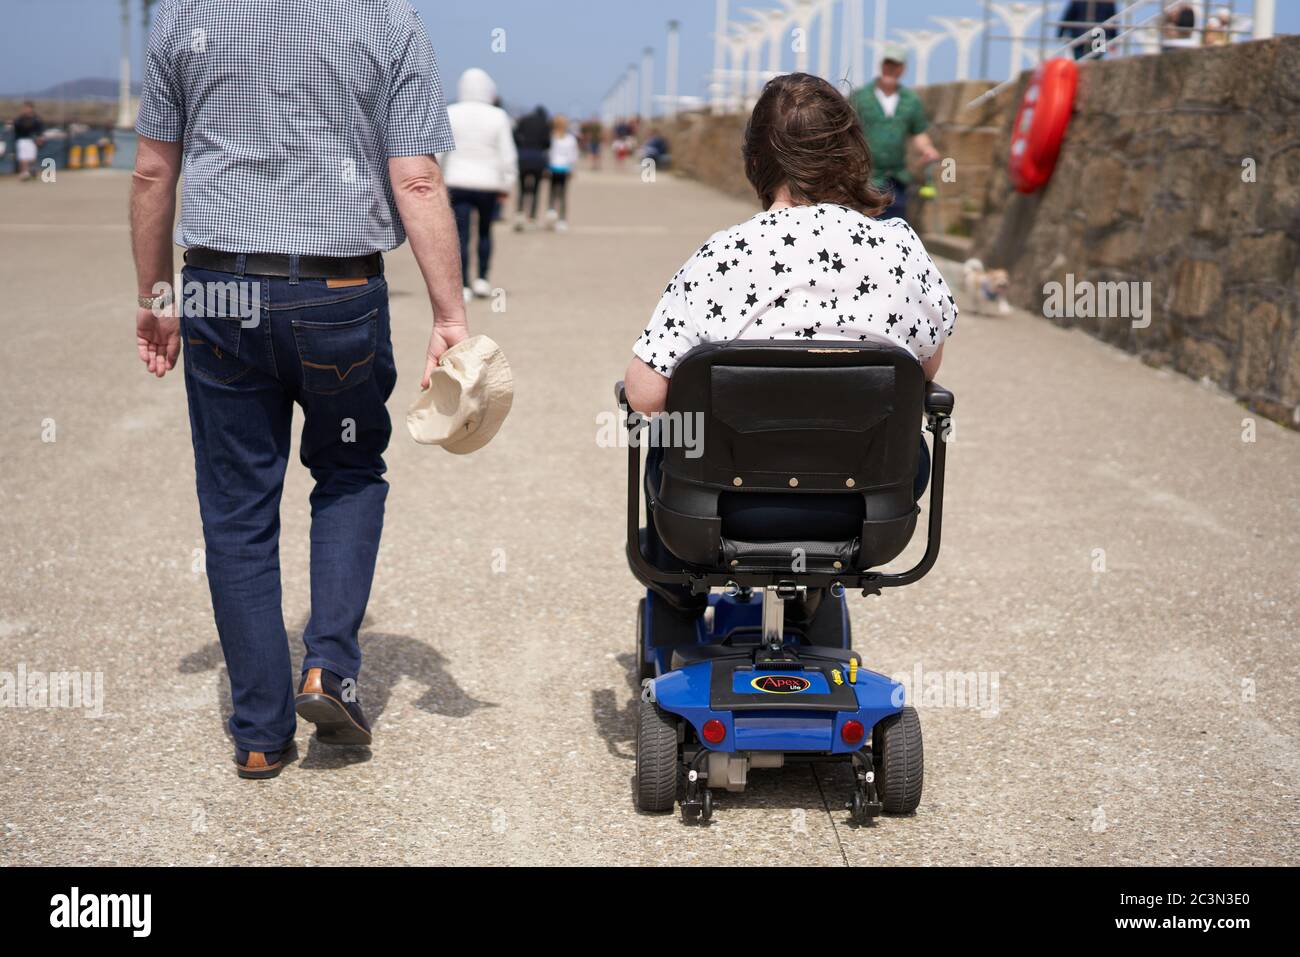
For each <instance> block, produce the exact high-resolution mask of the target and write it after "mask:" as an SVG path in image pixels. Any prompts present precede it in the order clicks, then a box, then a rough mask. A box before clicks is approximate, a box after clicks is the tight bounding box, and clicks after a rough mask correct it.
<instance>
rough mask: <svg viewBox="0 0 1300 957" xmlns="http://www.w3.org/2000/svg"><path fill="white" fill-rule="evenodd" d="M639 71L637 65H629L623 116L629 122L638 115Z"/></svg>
mask: <svg viewBox="0 0 1300 957" xmlns="http://www.w3.org/2000/svg"><path fill="white" fill-rule="evenodd" d="M637 84H638V78H637V70H636V64H635V63H629V64H628V65H627V80H626V84H625V86H624V88H623V89H624V94H623V115H624V116H625V117H627V118H628V119H629V120H630V119H632V118H633V117H634V116H636V113H637V101H638V97H637V92H638V90H637Z"/></svg>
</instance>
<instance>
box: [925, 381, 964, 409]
mask: <svg viewBox="0 0 1300 957" xmlns="http://www.w3.org/2000/svg"><path fill="white" fill-rule="evenodd" d="M956 401H957V400H956V398H955V397H954V396H953V394H952V393H951V392H949V391H948V390H947V389H945V388H944V387H943V386H941V385H939V383H937V382H927V383H926V384H925V411H926V414H927V415H952V410H953V406H954V405H955V404H956Z"/></svg>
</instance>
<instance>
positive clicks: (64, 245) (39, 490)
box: [0, 171, 1300, 865]
mask: <svg viewBox="0 0 1300 957" xmlns="http://www.w3.org/2000/svg"><path fill="white" fill-rule="evenodd" d="M128 184H129V179H128V177H127V176H125V175H123V174H120V173H113V172H109V171H102V172H94V173H91V172H87V173H82V174H80V175H78V174H71V173H64V174H62V175H61V176H60V178H59V180H58V182H57V183H55V184H40V185H37V184H18V183H15V182H13V181H12V180H11V179H5V180H4V181H3V182H0V278H2V279H3V288H4V290H5V294H4V296H3V300H2V301H3V302H4V306H3V311H2V312H0V322H2V323H3V335H4V339H3V341H4V348H3V359H2V360H0V361H2V362H3V369H4V376H3V396H4V402H3V406H4V415H3V416H0V438H2V439H3V448H4V452H5V454H4V459H3V463H4V464H3V466H2V467H0V530H2V534H0V569H2V570H3V574H0V673H4V672H8V673H11V674H16V673H17V671H18V669H19V668H22V669H24V670H25V671H26V672H28V673H31V672H56V671H71V670H77V671H84V672H91V673H101V674H102V676H103V681H104V707H103V713H102V715H100V716H98V717H96V716H91V715H87V714H86V713H85V710H84V709H82V710H76V709H71V708H49V707H43V708H42V707H26V708H17V707H15V708H5V709H0V826H2V830H0V863H4V864H58V863H84V864H172V863H222V864H259V863H263V864H271V863H312V862H324V863H338V864H419V863H489V864H504V863H547V864H559V863H568V864H657V863H678V864H685V863H737V864H739V863H744V864H829V865H842V864H852V865H865V864H882V863H904V864H974V863H1000V864H1010V863H1056V864H1077V863H1088V864H1137V863H1153V864H1209V863H1221V864H1253V863H1274V864H1296V863H1300V797H1298V792H1300V749H1298V747H1297V735H1298V734H1300V703H1298V702H1300V679H1298V677H1297V676H1298V673H1300V668H1297V658H1298V654H1297V638H1298V636H1297V613H1298V611H1300V598H1298V597H1297V596H1298V595H1300V588H1298V587H1297V586H1298V585H1300V576H1298V573H1297V565H1296V559H1297V555H1300V496H1298V495H1297V489H1296V475H1297V474H1300V435H1296V434H1294V433H1290V432H1287V431H1285V430H1284V429H1282V428H1280V427H1279V426H1276V425H1274V424H1273V423H1270V422H1268V421H1266V420H1263V419H1259V420H1258V421H1255V422H1254V424H1253V429H1254V435H1253V438H1254V441H1244V440H1243V430H1244V429H1246V430H1249V429H1250V428H1251V426H1250V425H1249V424H1246V425H1245V426H1244V425H1243V420H1246V419H1250V418H1251V417H1250V416H1249V415H1248V413H1245V412H1244V411H1243V410H1242V409H1241V408H1240V407H1238V406H1237V405H1235V404H1234V403H1233V402H1232V401H1231V400H1229V399H1228V398H1226V397H1224V396H1222V395H1220V394H1218V393H1216V392H1213V391H1210V390H1208V389H1205V388H1203V387H1201V386H1198V385H1197V384H1196V383H1194V382H1191V381H1189V380H1187V379H1184V378H1182V377H1180V376H1176V375H1171V374H1169V373H1165V372H1160V371H1156V370H1153V369H1149V368H1147V367H1145V366H1143V365H1141V364H1140V363H1138V362H1137V361H1135V360H1134V359H1132V358H1131V357H1129V356H1127V355H1126V354H1123V353H1120V352H1118V351H1116V350H1114V349H1111V348H1109V347H1107V346H1104V345H1102V344H1100V343H1098V342H1096V341H1094V340H1092V339H1089V338H1088V337H1086V336H1084V335H1083V334H1081V333H1072V332H1066V331H1062V330H1061V329H1058V328H1056V327H1054V326H1052V325H1051V324H1049V323H1047V322H1044V321H1042V320H1041V319H1035V318H1032V317H1028V316H1024V315H1015V316H1012V317H1009V318H998V319H982V318H977V317H972V316H969V315H964V316H963V317H962V318H961V319H960V320H959V323H958V333H957V336H956V338H955V339H954V340H953V342H952V344H951V346H950V348H949V351H948V354H947V361H946V363H945V368H944V372H943V374H942V375H941V376H940V378H941V380H942V381H943V382H944V384H945V385H947V386H949V387H950V388H952V389H953V390H954V391H955V392H956V394H957V399H958V406H957V417H956V436H955V441H954V442H953V444H952V446H951V449H950V455H949V480H948V488H949V492H948V501H947V507H946V511H947V523H946V528H945V536H944V538H945V542H944V551H943V554H942V555H941V557H940V560H939V563H938V566H937V568H936V569H935V571H934V572H932V573H931V575H930V576H929V577H928V578H927V579H926V580H925V581H923V582H922V583H920V584H918V585H916V586H914V587H912V588H907V589H901V590H896V591H894V592H892V593H889V594H887V595H886V596H885V597H883V598H870V599H864V598H859V597H857V596H854V597H853V598H852V600H851V608H852V613H853V618H854V629H855V636H856V642H855V644H856V647H857V648H858V649H859V650H861V651H862V653H863V655H864V658H865V660H866V662H867V663H868V664H869V665H870V666H872V667H874V668H876V669H877V670H881V671H884V672H886V673H889V674H894V675H901V676H906V678H907V679H908V681H909V683H910V684H912V685H913V687H912V688H910V689H909V690H910V691H911V693H912V695H913V697H918V696H921V697H923V700H922V707H921V719H922V723H923V726H924V729H925V746H926V764H927V768H926V771H927V773H926V782H925V795H924V798H923V800H922V803H921V807H920V810H919V811H918V813H917V814H916V815H915V816H914V817H911V818H907V819H885V820H882V821H880V822H879V823H878V824H876V825H875V826H874V827H871V828H865V829H858V828H854V827H852V826H850V825H849V824H848V815H847V813H846V812H845V811H843V810H842V803H843V800H844V799H845V798H846V797H847V795H848V788H849V782H848V779H847V777H846V776H845V775H844V774H843V773H842V772H839V771H828V770H827V769H825V768H823V769H821V770H819V771H818V772H817V773H814V772H813V771H812V770H811V769H809V768H790V769H785V770H781V771H766V772H756V773H755V774H754V776H753V784H752V786H751V789H750V790H749V791H748V792H746V793H745V794H743V795H736V796H732V795H723V796H721V799H720V800H719V802H718V804H719V807H718V810H717V814H716V817H715V822H714V824H713V825H712V826H711V827H709V828H692V827H685V826H683V825H682V824H681V823H680V820H679V818H678V817H677V816H675V815H673V816H666V817H654V816H646V815H640V814H638V813H637V812H636V811H635V810H634V808H633V805H632V794H631V775H632V767H633V759H632V755H633V750H632V747H633V746H632V737H633V718H632V715H633V711H632V703H633V701H634V695H635V686H634V681H633V675H632V655H631V649H632V645H633V634H634V631H633V629H634V609H635V605H636V600H637V597H638V596H637V588H636V585H635V583H634V581H633V579H632V577H631V574H630V573H629V572H628V570H627V568H626V565H625V563H624V559H623V555H622V548H623V538H622V529H623V508H624V501H623V491H624V484H623V482H624V479H623V470H624V462H625V455H624V452H622V451H621V450H618V449H613V448H602V447H601V446H600V445H599V444H598V442H597V435H598V431H599V424H598V421H597V417H598V416H599V415H600V413H602V412H603V411H608V410H609V409H610V407H611V386H612V383H613V382H614V380H615V379H616V378H618V377H619V376H620V375H621V373H622V371H623V368H624V366H625V365H626V362H627V359H628V357H629V355H630V348H631V344H632V341H633V339H634V338H635V337H636V335H637V334H638V333H639V331H640V330H641V328H642V323H643V320H644V318H645V317H646V316H647V315H648V313H649V310H650V309H651V308H652V307H653V305H654V303H655V302H656V300H657V297H658V295H659V293H660V291H661V290H662V288H663V285H664V283H665V281H666V280H667V278H668V277H669V276H671V275H672V273H673V272H674V271H675V270H676V269H677V267H678V266H679V265H680V264H681V262H682V261H683V260H684V259H685V257H686V256H687V255H688V254H689V253H690V252H691V251H692V250H693V249H694V248H695V247H696V246H697V245H698V244H699V243H700V242H702V241H703V239H705V238H706V237H707V236H708V235H709V233H711V232H712V231H713V230H715V229H717V228H720V227H722V226H725V225H728V224H730V223H732V222H735V221H737V220H739V219H740V218H743V217H744V216H746V215H748V214H749V212H750V208H749V207H747V206H745V205H744V204H742V203H737V202H735V201H734V200H731V199H727V198H723V197H720V196H718V195H716V194H715V193H713V192H710V191H708V190H707V189H705V188H704V187H702V186H699V185H696V184H692V183H688V182H683V181H680V180H677V179H674V178H672V177H666V176H661V177H660V178H659V180H658V182H655V183H642V182H641V181H640V180H639V179H638V178H636V177H635V176H632V175H627V176H624V175H619V174H614V173H603V174H594V175H593V174H583V175H580V176H579V177H578V178H577V179H576V181H575V183H574V185H573V188H572V200H571V202H572V213H573V222H574V228H573V230H572V231H571V232H570V233H569V234H567V235H563V236H559V235H550V234H531V233H530V234H524V235H516V234H513V233H511V232H509V231H507V230H506V229H504V228H502V229H500V230H499V232H498V241H499V245H498V254H497V265H496V268H495V270H494V276H493V279H494V281H495V282H496V283H498V284H500V285H501V286H503V287H504V288H505V290H506V298H505V307H506V308H505V310H504V311H503V312H493V311H492V310H491V308H490V307H489V306H488V305H487V304H484V303H478V304H475V306H474V307H473V313H472V316H471V322H472V324H473V327H474V328H475V330H477V331H480V332H485V333H488V334H490V335H492V336H493V337H494V338H496V339H497V340H498V341H499V342H500V343H501V344H502V345H503V346H504V348H505V350H506V352H507V354H508V355H509V357H510V360H511V362H512V365H513V367H514V370H515V376H516V387H517V395H516V400H515V407H514V411H513V413H512V415H511V418H510V420H509V421H508V422H507V424H506V426H505V428H504V429H503V430H502V432H501V434H500V435H499V436H498V438H497V439H496V440H495V441H494V442H493V443H492V444H491V445H490V446H489V447H488V448H487V449H485V450H484V451H483V452H481V453H477V454H475V455H473V456H470V457H466V458H461V457H456V456H452V455H449V454H447V453H444V452H443V451H441V450H438V449H429V448H422V447H418V446H416V445H415V444H414V443H412V442H411V441H410V439H409V438H408V437H407V435H406V434H405V430H404V428H403V427H402V425H401V416H402V414H403V413H404V411H405V408H406V406H407V404H408V403H409V402H410V400H411V398H412V397H413V395H414V391H415V389H416V388H417V377H418V374H419V371H420V368H421V361H422V353H423V348H424V344H425V341H426V338H427V335H428V319H429V309H428V305H427V301H426V299H425V297H424V294H423V288H422V284H421V282H420V280H419V276H418V273H417V271H416V268H415V263H414V260H413V259H412V257H411V255H410V252H409V250H407V249H405V248H404V249H402V250H400V251H398V252H397V253H395V254H394V255H392V256H391V257H390V259H389V278H390V282H391V286H392V294H393V300H392V301H393V324H394V335H395V341H396V349H397V355H398V360H399V370H400V372H401V376H402V378H401V380H400V381H399V385H398V389H397V392H396V394H395V395H394V398H393V401H392V411H393V413H394V416H395V419H396V422H397V428H396V431H395V434H394V441H393V445H392V448H391V450H390V455H389V464H390V473H389V479H390V481H391V483H392V492H391V495H390V497H389V510H388V527H387V529H386V532H385V539H384V546H383V550H382V552H381V556H380V565H379V571H378V575H377V578H376V584H375V590H374V597H373V600H372V602H371V607H370V614H369V616H368V618H367V621H366V624H365V628H364V631H363V637H362V642H363V649H364V654H365V670H364V673H363V675H362V679H361V684H360V688H361V695H362V698H361V700H362V702H363V704H364V705H365V706H366V709H367V712H368V713H369V715H370V717H371V719H372V721H373V723H374V726H375V732H376V745H375V747H374V749H373V752H371V753H370V754H368V755H367V754H364V753H363V754H357V753H353V752H347V751H333V750H331V749H329V748H327V747H323V746H319V745H316V744H314V743H312V742H311V740H310V736H309V734H308V733H307V730H305V729H300V733H299V747H300V750H301V755H302V756H301V758H300V760H299V761H298V762H297V763H295V764H294V765H292V766H291V767H290V768H288V769H287V770H286V771H285V772H284V773H283V774H282V775H281V776H280V777H279V778H278V779H276V780H274V781H272V782H247V781H241V780H238V779H237V778H236V777H235V774H234V770H233V768H232V766H231V764H230V745H229V743H228V741H227V739H226V736H225V733H224V725H223V722H224V718H225V716H226V714H227V713H228V709H229V702H228V686H227V682H226V678H225V668H224V665H223V663H222V659H221V654H220V649H219V647H218V645H217V640H216V632H215V629H214V626H213V623H212V617H211V611H210V607H209V601H208V594H207V584H206V582H205V581H204V580H203V577H202V574H201V570H196V567H197V559H196V556H199V555H200V552H198V551H197V550H199V549H201V545H202V539H201V533H200V527H199V519H198V509H197V504H196V500H195V494H194V487H193V482H194V476H193V459H192V452H191V449H190V445H189V431H188V423H187V419H186V413H185V401H184V395H183V381H182V377H181V373H180V372H179V370H178V371H177V372H176V373H175V374H173V375H170V376H168V377H167V378H166V379H165V380H163V381H161V382H157V381H154V380H152V379H150V378H149V377H147V376H146V375H145V374H144V372H143V369H142V367H141V366H140V364H139V361H138V359H137V358H136V355H135V346H134V341H133V330H132V324H131V323H132V312H131V309H130V305H129V304H130V301H131V296H132V295H133V286H134V280H133V276H132V271H131V264H130V254H129V246H128V235H127V231H126V227H125V225H124V223H125V216H126V195H127V188H128ZM946 272H947V274H948V277H949V281H950V283H952V284H953V286H954V287H956V285H958V284H959V279H960V277H959V276H958V275H957V274H956V269H955V267H953V268H951V269H946ZM50 439H53V440H52V441H50ZM309 484H310V480H309V477H308V476H307V475H306V473H305V472H304V471H303V470H302V469H301V468H300V467H299V466H297V464H296V462H292V463H291V465H290V471H289V477H288V481H287V485H286V490H285V499H284V508H283V519H284V526H283V532H282V543H281V549H282V563H283V568H284V584H285V616H286V622H287V624H288V626H289V629H290V634H291V640H292V641H293V642H294V644H295V657H300V656H301V649H300V647H297V645H298V642H297V634H298V633H299V632H300V630H301V627H302V624H303V622H304V621H305V620H306V617H307V611H308V607H307V583H308V578H307V553H308V539H307V530H308V510H307V493H308V490H309ZM918 669H919V680H918ZM968 677H969V678H971V679H972V680H971V683H970V684H969V689H971V690H972V691H973V696H974V700H972V696H971V695H963V696H962V698H964V700H958V698H957V696H956V695H955V693H954V692H955V690H957V688H958V687H959V686H960V687H961V688H967V683H966V682H967V679H968ZM958 678H959V679H960V680H959V681H957V682H956V684H954V681H955V680H956V679H958ZM936 682H937V684H936ZM945 684H947V686H948V688H947V690H946V691H944V690H943V688H944V685H945ZM927 689H929V695H928V697H929V701H928V702H927V701H926V700H924V697H925V696H926V693H927ZM936 689H939V690H936ZM981 689H982V690H981Z"/></svg>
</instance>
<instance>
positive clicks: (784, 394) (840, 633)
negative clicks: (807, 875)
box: [616, 338, 954, 824]
mask: <svg viewBox="0 0 1300 957" xmlns="http://www.w3.org/2000/svg"><path fill="white" fill-rule="evenodd" d="M616 394H617V398H618V401H619V404H620V406H621V408H622V409H623V411H624V412H625V413H627V428H628V430H629V434H628V479H627V482H628V485H627V496H628V503H627V508H628V511H627V536H628V540H627V556H628V561H629V563H630V565H631V567H632V572H633V574H634V575H636V577H637V578H638V579H639V580H640V581H641V583H642V584H644V585H645V586H646V589H647V591H646V596H645V598H644V599H643V600H642V601H641V604H640V607H639V611H638V619H637V651H636V656H637V662H638V667H639V669H640V679H641V698H640V702H639V705H638V709H637V731H636V780H635V791H636V801H637V805H638V807H639V808H640V809H641V810H643V811H650V812H666V811H671V810H672V809H673V806H674V804H675V803H676V802H677V801H678V800H679V799H680V803H681V811H682V816H683V818H684V819H685V820H688V821H692V820H693V821H708V820H709V819H710V817H711V816H712V812H713V797H712V791H713V790H714V789H725V790H727V791H742V790H744V787H745V784H746V780H747V778H748V774H749V771H750V770H751V769H753V768H779V767H782V766H784V765H785V764H786V763H788V762H789V763H792V762H795V761H841V762H848V763H851V764H852V767H853V771H854V775H853V777H854V788H853V791H852V794H851V795H850V800H849V803H848V806H849V807H850V808H851V810H852V816H853V819H854V821H856V822H857V823H859V824H865V823H868V822H869V821H870V819H872V818H874V817H875V816H877V815H879V814H880V813H882V812H884V813H890V814H906V813H910V812H912V811H914V810H915V809H916V807H917V805H918V804H919V802H920V800H921V785H922V778H923V756H922V746H921V725H920V720H919V719H918V717H917V714H916V711H915V709H914V708H912V707H910V706H907V705H906V704H905V702H904V700H903V699H904V688H903V686H902V685H901V684H899V683H897V682H895V681H893V680H891V679H889V678H888V677H886V676H884V675H881V674H877V673H876V672H873V671H870V670H868V669H867V668H865V667H864V666H863V664H862V661H861V659H860V658H859V657H858V655H857V653H856V652H855V651H854V650H853V649H852V641H851V635H850V628H849V618H848V610H847V607H846V604H845V601H844V595H845V593H846V590H847V589H850V588H854V589H861V590H862V593H863V594H864V595H879V594H880V593H881V590H882V589H884V588H890V587H896V586H900V585H910V584H912V583H913V582H916V581H918V580H919V579H920V578H922V577H923V576H924V575H925V574H926V573H927V572H928V571H929V570H930V568H931V567H932V566H933V565H934V562H935V559H936V557H937V556H938V553H939V538H940V529H941V524H942V517H943V477H944V453H945V444H944V440H945V438H946V436H947V434H948V431H949V424H950V421H951V420H950V417H951V415H952V410H953V401H954V400H953V396H952V393H950V392H948V391H947V390H945V389H943V388H941V387H940V386H938V385H936V384H934V383H927V382H926V381H925V376H924V373H923V372H922V370H921V366H920V364H919V363H918V362H917V361H916V359H915V358H914V357H913V356H912V355H911V353H909V352H908V351H907V350H905V349H903V348H902V347H900V346H899V345H897V344H896V343H892V342H890V341H888V340H885V339H883V338H881V339H868V340H866V341H863V342H845V343H839V342H826V341H821V342H812V341H802V340H801V341H747V340H733V341H730V342H724V343H711V344H706V345H702V346H697V347H696V348H694V349H692V350H691V351H690V352H689V353H688V354H687V355H685V356H684V357H683V358H682V360H681V362H680V363H679V364H678V366H677V368H676V370H675V371H674V374H673V376H672V379H671V381H670V383H669V388H668V398H667V404H666V409H665V414H664V415H662V416H659V417H657V418H656V419H654V420H649V419H646V418H645V417H643V416H640V415H639V414H638V413H635V412H631V411H629V409H628V405H627V397H626V393H625V391H624V389H623V384H622V383H619V384H618V386H617V388H616ZM923 415H924V418H925V420H926V422H927V426H928V430H929V431H930V433H931V434H932V435H933V436H934V438H933V441H932V444H933V449H934V450H933V453H932V460H933V467H932V470H931V473H930V502H929V541H928V544H927V547H926V550H925V554H924V556H923V557H922V558H921V559H920V560H919V561H918V562H917V564H916V565H915V566H914V567H912V568H910V569H908V570H906V571H900V572H884V571H879V570H874V569H879V568H880V567H881V566H883V565H885V564H886V563H888V562H890V561H892V560H893V559H895V558H897V557H898V556H899V555H900V554H901V553H902V551H903V549H904V548H905V547H906V545H907V544H908V542H909V540H910V539H911V537H912V533H913V531H914V529H915V527H916V522H917V515H918V514H919V511H920V510H919V508H918V506H917V501H916V499H917V495H916V489H915V487H914V485H915V483H916V480H917V470H918V460H919V459H920V457H921V456H922V455H923V454H924V439H923V438H920V436H921V428H920V426H921V419H922V416H923ZM661 423H663V424H665V425H666V426H675V427H676V429H677V432H678V435H677V438H680V437H681V435H682V434H683V433H686V434H689V432H690V428H684V426H689V425H690V424H691V423H694V425H695V427H696V429H697V432H698V434H696V435H694V436H692V438H693V441H692V442H689V443H688V442H683V441H674V440H671V439H670V440H665V438H664V434H663V433H664V432H665V431H668V429H665V428H659V429H656V428H655V426H658V425H660V424H661ZM647 432H649V433H650V441H647V438H646V434H647ZM656 432H658V435H657V436H656V435H655V433H656ZM656 438H657V441H655V439H656ZM643 445H653V447H652V448H651V450H650V453H649V455H648V463H647V467H646V472H647V478H646V480H645V482H644V489H645V497H646V503H645V504H646V509H645V511H646V527H645V528H642V527H641V522H640V513H641V497H642V487H643V482H642V478H641V446H643ZM788 609H789V612H788V611H787V610H788Z"/></svg>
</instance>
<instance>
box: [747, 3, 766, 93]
mask: <svg viewBox="0 0 1300 957" xmlns="http://www.w3.org/2000/svg"><path fill="white" fill-rule="evenodd" d="M746 29H747V30H748V32H749V50H748V56H746V57H745V109H747V110H752V109H753V108H754V104H755V103H757V102H758V91H759V90H760V89H762V86H763V63H762V58H763V43H764V42H765V41H766V40H767V28H766V27H764V26H763V24H762V23H757V22H756V23H751V24H750V25H749V26H748V27H747V28H746Z"/></svg>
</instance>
